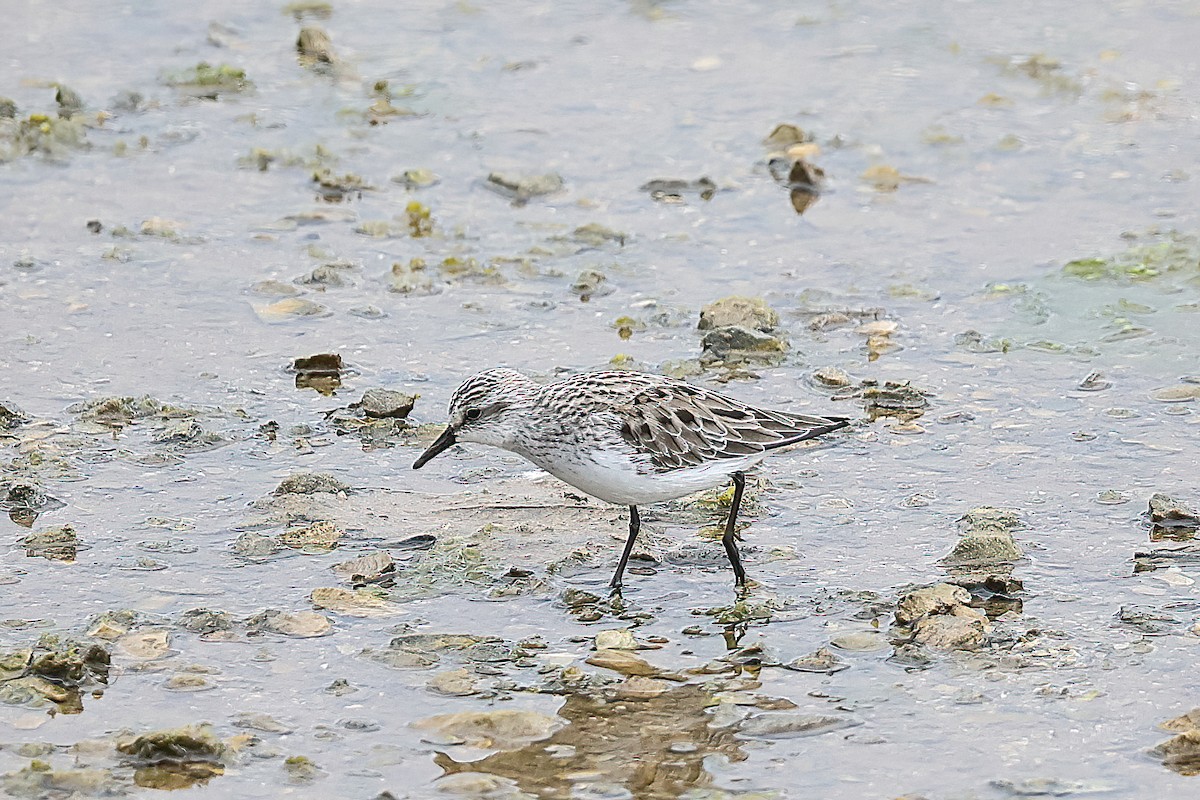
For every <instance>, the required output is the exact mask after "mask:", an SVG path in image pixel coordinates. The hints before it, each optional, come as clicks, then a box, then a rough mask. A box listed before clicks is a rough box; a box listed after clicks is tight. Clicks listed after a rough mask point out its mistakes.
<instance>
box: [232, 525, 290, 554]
mask: <svg viewBox="0 0 1200 800" xmlns="http://www.w3.org/2000/svg"><path fill="white" fill-rule="evenodd" d="M232 548H233V552H234V553H236V554H237V555H239V556H245V557H247V558H262V557H264V556H269V555H272V554H273V553H277V552H279V543H278V542H276V541H275V540H274V539H272V538H271V537H270V536H264V535H262V534H261V533H255V532H254V531H247V532H246V533H243V534H242V535H241V536H239V537H238V538H237V539H235V540H234V542H233V545H232Z"/></svg>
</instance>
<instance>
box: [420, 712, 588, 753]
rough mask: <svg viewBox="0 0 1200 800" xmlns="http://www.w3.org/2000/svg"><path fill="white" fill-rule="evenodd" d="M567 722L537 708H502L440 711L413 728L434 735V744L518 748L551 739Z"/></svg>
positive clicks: (502, 748)
mask: <svg viewBox="0 0 1200 800" xmlns="http://www.w3.org/2000/svg"><path fill="white" fill-rule="evenodd" d="M566 724H567V722H566V720H564V719H562V718H561V717H549V716H546V715H545V714H540V713H538V712H536V711H524V710H518V709H502V710H497V711H462V712H459V713H456V714H438V715H436V716H433V717H429V718H427V719H423V720H420V721H419V722H414V723H413V727H414V728H417V729H419V730H423V731H428V732H429V733H430V734H433V736H434V737H435V738H434V741H435V743H442V742H450V743H461V744H466V745H468V746H470V747H483V748H489V749H491V748H495V749H497V750H517V749H519V748H521V747H524V746H526V745H528V744H530V743H532V742H537V741H541V740H543V739H548V738H550V737H551V736H552V735H553V734H554V733H555V731H558V730H559V729H561V728H562V727H564V726H565V725H566Z"/></svg>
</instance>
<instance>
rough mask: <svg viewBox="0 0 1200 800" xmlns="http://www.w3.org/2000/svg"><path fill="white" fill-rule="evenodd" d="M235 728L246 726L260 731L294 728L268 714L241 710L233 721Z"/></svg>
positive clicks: (285, 730)
mask: <svg viewBox="0 0 1200 800" xmlns="http://www.w3.org/2000/svg"><path fill="white" fill-rule="evenodd" d="M233 725H234V727H235V728H247V729H249V730H252V731H261V732H262V733H278V734H286V733H291V732H292V731H294V730H295V728H293V727H291V726H290V725H285V724H283V723H282V722H280V721H279V720H277V719H275V718H274V717H272V716H271V715H270V714H261V713H252V712H249V711H243V712H242V713H241V714H238V715H237V717H236V718H235V719H234V721H233Z"/></svg>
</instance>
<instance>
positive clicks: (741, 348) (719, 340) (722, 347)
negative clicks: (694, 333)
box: [701, 325, 787, 362]
mask: <svg viewBox="0 0 1200 800" xmlns="http://www.w3.org/2000/svg"><path fill="white" fill-rule="evenodd" d="M701 346H702V347H703V348H704V354H703V355H702V356H701V362H703V361H704V360H705V359H706V358H709V359H715V360H725V359H728V358H729V357H730V356H737V355H741V356H749V357H757V358H758V359H760V360H773V359H777V358H779V357H781V356H782V354H783V353H785V352H786V351H787V343H786V342H785V341H783V340H782V339H780V338H779V337H777V336H772V335H771V334H769V333H763V332H762V331H759V330H756V329H753V328H744V327H741V326H739V325H733V326H729V327H725V328H714V329H713V330H710V331H709V332H708V333H706V334H704V338H703V339H701Z"/></svg>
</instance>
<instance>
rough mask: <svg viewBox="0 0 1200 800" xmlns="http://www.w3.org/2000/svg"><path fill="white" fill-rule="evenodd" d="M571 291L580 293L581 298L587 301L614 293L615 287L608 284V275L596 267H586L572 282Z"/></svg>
mask: <svg viewBox="0 0 1200 800" xmlns="http://www.w3.org/2000/svg"><path fill="white" fill-rule="evenodd" d="M571 291H572V292H575V293H576V294H577V295H579V299H580V300H582V301H583V302H585V303H586V302H587V301H588V300H590V299H592V298H593V297H604V296H605V295H609V294H612V293H613V291H614V289H613V287H612V286H609V285H608V276H606V275H605V274H604V273H603V272H600V271H599V270H596V269H585V270H584V271H583V272H580V273H579V276H578V277H576V278H575V282H574V283H572V284H571Z"/></svg>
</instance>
